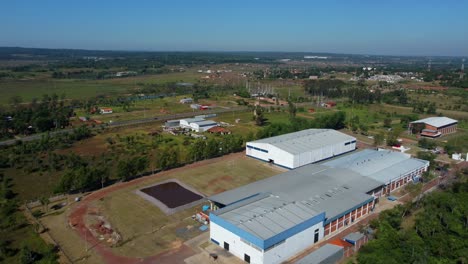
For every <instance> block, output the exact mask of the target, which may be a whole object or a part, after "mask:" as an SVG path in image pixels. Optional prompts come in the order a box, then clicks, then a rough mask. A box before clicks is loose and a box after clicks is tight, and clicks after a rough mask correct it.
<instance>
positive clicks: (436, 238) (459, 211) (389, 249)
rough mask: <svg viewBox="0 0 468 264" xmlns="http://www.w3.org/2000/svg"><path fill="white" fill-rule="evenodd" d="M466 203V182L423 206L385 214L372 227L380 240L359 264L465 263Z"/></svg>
mask: <svg viewBox="0 0 468 264" xmlns="http://www.w3.org/2000/svg"><path fill="white" fill-rule="evenodd" d="M465 177H466V175H465ZM466 201H468V182H466V180H464V181H462V182H461V183H456V184H454V186H453V187H451V188H450V189H449V190H446V191H443V192H440V191H438V192H433V193H431V194H428V195H426V196H425V197H424V198H423V199H422V201H421V202H416V203H413V204H405V205H398V206H396V207H395V208H394V209H392V210H387V211H384V212H382V213H381V214H380V216H379V218H378V220H376V221H373V222H372V223H371V226H372V227H374V228H376V229H377V232H376V239H374V240H371V241H370V242H369V243H368V244H366V245H365V246H364V247H363V248H362V249H361V250H360V251H359V253H358V256H357V261H358V263H363V264H367V263H369V264H370V263H382V260H385V262H386V263H465V262H466V258H467V254H466V253H467V252H466V249H467V237H468V220H467V217H466V216H467V215H468V207H467V206H466ZM410 216H411V217H412V218H414V219H415V220H414V223H412V222H411V221H410V220H409V219H408V218H409V217H410Z"/></svg>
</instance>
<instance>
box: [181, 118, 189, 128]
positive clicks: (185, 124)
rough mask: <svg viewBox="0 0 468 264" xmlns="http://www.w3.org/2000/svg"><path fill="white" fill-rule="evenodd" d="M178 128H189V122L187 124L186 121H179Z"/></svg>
mask: <svg viewBox="0 0 468 264" xmlns="http://www.w3.org/2000/svg"><path fill="white" fill-rule="evenodd" d="M180 126H181V127H183V128H189V127H190V124H189V122H187V120H185V119H181V120H180Z"/></svg>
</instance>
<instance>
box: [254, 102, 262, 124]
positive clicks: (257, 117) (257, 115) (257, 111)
mask: <svg viewBox="0 0 468 264" xmlns="http://www.w3.org/2000/svg"><path fill="white" fill-rule="evenodd" d="M254 121H255V124H256V125H257V126H263V125H264V124H265V118H264V117H263V110H262V107H261V106H259V105H257V106H255V108H254Z"/></svg>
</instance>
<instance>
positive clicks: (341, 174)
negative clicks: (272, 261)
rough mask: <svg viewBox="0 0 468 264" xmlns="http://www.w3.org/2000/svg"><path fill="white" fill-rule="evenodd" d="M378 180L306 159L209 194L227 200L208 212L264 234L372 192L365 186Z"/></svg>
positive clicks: (338, 209)
mask: <svg viewBox="0 0 468 264" xmlns="http://www.w3.org/2000/svg"><path fill="white" fill-rule="evenodd" d="M381 185H382V183H380V182H377V181H374V180H372V179H369V178H367V177H364V176H361V175H358V174H357V173H354V172H352V171H347V170H344V169H340V168H328V167H325V166H321V165H315V164H312V165H307V166H304V167H301V168H298V169H295V170H292V171H288V172H285V173H282V174H279V175H277V176H273V177H270V178H267V179H264V180H261V181H258V182H254V183H251V184H248V185H245V186H242V187H239V188H237V189H234V190H231V191H227V192H223V193H221V194H217V195H213V196H211V197H209V200H211V201H214V202H218V203H221V204H224V205H229V204H231V205H229V206H226V207H224V208H222V209H220V210H218V211H215V212H214V213H215V214H216V215H218V216H220V217H222V218H223V219H225V220H226V221H228V222H230V223H231V224H234V225H236V226H238V227H239V228H241V229H243V230H245V231H247V232H249V233H252V234H255V235H256V236H258V237H260V238H262V239H268V238H270V237H272V236H274V235H276V234H279V233H281V232H283V231H285V230H287V229H289V228H291V227H293V226H295V225H297V224H299V223H301V222H304V221H306V220H308V219H311V218H312V217H314V216H316V215H318V214H320V213H322V212H325V215H326V217H327V218H328V219H331V218H333V217H335V216H337V215H340V214H341V213H343V212H345V211H347V210H349V209H350V208H353V207H356V206H359V205H361V204H364V203H366V202H369V201H370V200H372V199H373V197H372V196H370V195H368V194H366V192H367V191H369V190H372V189H375V188H377V187H378V186H381ZM249 197H250V198H249ZM243 199H245V200H243ZM238 201H240V202H238ZM236 202H238V203H236Z"/></svg>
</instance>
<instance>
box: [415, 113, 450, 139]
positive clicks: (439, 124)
mask: <svg viewBox="0 0 468 264" xmlns="http://www.w3.org/2000/svg"><path fill="white" fill-rule="evenodd" d="M416 124H422V130H421V132H420V135H421V136H425V137H430V138H436V137H440V136H443V135H446V134H451V133H455V132H457V125H458V121H457V120H455V119H452V118H448V117H444V116H435V117H428V118H424V119H420V120H416V121H413V122H411V123H409V124H408V130H409V132H410V133H412V132H413V128H414V126H415V125H416Z"/></svg>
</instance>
